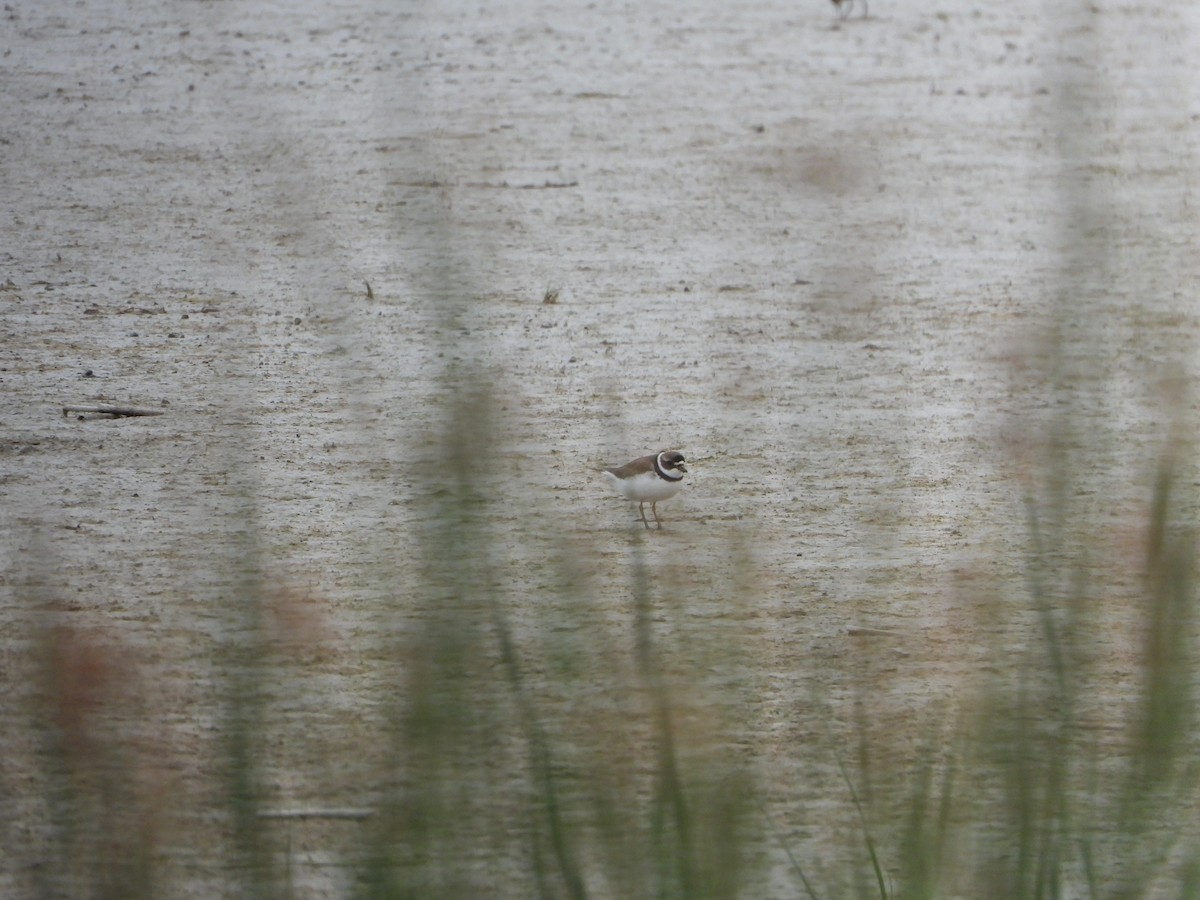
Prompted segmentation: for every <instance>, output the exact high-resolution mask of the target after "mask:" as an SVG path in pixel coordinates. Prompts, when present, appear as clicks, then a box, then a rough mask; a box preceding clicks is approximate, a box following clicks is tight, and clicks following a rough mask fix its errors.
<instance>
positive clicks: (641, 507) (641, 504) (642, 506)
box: [638, 500, 650, 528]
mask: <svg viewBox="0 0 1200 900" xmlns="http://www.w3.org/2000/svg"><path fill="white" fill-rule="evenodd" d="M638 513H639V514H641V517H642V524H643V525H645V526H646V527H647V528H649V527H650V523H649V522H648V521H647V520H646V501H645V500H642V501H639V503H638Z"/></svg>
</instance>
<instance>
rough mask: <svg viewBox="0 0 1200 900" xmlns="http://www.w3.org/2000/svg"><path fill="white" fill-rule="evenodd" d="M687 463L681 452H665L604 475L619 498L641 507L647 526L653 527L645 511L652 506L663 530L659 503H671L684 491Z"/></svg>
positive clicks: (605, 471) (643, 521)
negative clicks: (664, 501) (671, 499)
mask: <svg viewBox="0 0 1200 900" xmlns="http://www.w3.org/2000/svg"><path fill="white" fill-rule="evenodd" d="M684 462H685V460H684V458H683V454H682V453H680V452H679V451H678V450H663V451H662V452H661V453H656V454H651V455H650V456H643V457H640V458H638V459H635V460H634V461H633V462H628V463H625V465H623V466H617V467H616V468H613V469H605V470H604V475H605V477H607V478H608V480H609V482H610V483H611V484H612V486H613V487H614V488H615V489H616V491H617V493H618V494H620V495H621V496H622V497H624V498H625V499H626V500H632V501H634V502H636V503H637V505H638V513H639V514H641V517H642V524H643V525H645V526H646V527H647V528H649V527H650V522H649V521H648V520H647V519H646V508H645V504H646V503H649V504H650V512H652V513H653V514H654V523H655V524H656V525H658V527H659V528H662V521H661V520H660V519H659V518H658V501H659V500H668V499H670V498H671V497H674V496H675V495H676V494H678V493H679V492H680V491H681V490H682V489H683V476H684V473H685V472H687V469H686V468H684V465H683V464H684Z"/></svg>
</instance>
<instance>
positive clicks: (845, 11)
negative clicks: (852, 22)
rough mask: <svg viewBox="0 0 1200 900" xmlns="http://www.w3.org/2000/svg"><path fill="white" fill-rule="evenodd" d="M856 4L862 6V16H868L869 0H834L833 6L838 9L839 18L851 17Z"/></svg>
mask: <svg viewBox="0 0 1200 900" xmlns="http://www.w3.org/2000/svg"><path fill="white" fill-rule="evenodd" d="M855 4H859V5H861V6H862V17H863V18H864V19H865V18H866V17H867V0H833V8H834V9H836V10H837V14H838V18H839V19H848V18H850V12H851V11H852V10H853V9H854V6H855Z"/></svg>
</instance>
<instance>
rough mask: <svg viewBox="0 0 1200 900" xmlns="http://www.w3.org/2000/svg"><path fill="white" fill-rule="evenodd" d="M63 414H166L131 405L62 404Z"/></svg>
mask: <svg viewBox="0 0 1200 900" xmlns="http://www.w3.org/2000/svg"><path fill="white" fill-rule="evenodd" d="M62 411H63V415H64V416H66V415H70V414H71V413H96V414H97V415H102V416H161V415H165V414H166V410H162V409H134V408H133V407H131V406H64V407H63V408H62Z"/></svg>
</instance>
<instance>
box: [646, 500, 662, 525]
mask: <svg viewBox="0 0 1200 900" xmlns="http://www.w3.org/2000/svg"><path fill="white" fill-rule="evenodd" d="M650 512H652V513H654V524H655V525H657V526H658V527H659V528H662V520H661V519H660V518H659V517H658V501H657V500H655V501H654V502H653V503H651V504H650ZM647 527H649V526H647Z"/></svg>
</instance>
